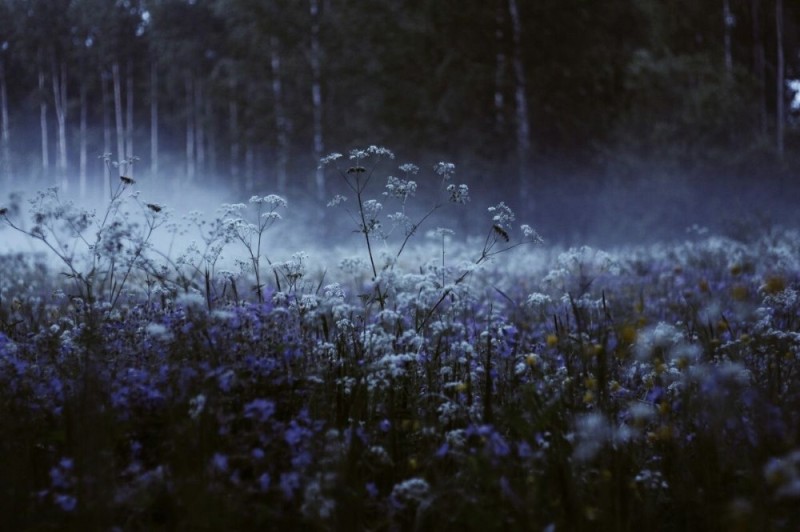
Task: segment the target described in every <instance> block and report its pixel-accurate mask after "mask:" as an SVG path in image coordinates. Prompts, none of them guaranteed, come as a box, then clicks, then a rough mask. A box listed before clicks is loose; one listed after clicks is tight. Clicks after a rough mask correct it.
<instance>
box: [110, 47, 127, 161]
mask: <svg viewBox="0 0 800 532" xmlns="http://www.w3.org/2000/svg"><path fill="white" fill-rule="evenodd" d="M111 77H112V81H113V82H114V118H115V121H116V126H117V161H118V162H119V163H122V161H124V160H125V159H126V155H125V127H124V124H123V121H122V80H120V73H119V62H117V61H114V63H113V64H112V65H111ZM120 171H122V168H120Z"/></svg>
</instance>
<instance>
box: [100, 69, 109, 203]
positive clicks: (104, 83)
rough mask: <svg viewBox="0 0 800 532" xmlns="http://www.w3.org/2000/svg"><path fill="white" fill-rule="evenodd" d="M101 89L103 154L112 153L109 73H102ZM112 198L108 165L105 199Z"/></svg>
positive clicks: (104, 189) (105, 172)
mask: <svg viewBox="0 0 800 532" xmlns="http://www.w3.org/2000/svg"><path fill="white" fill-rule="evenodd" d="M100 88H101V91H102V93H103V95H102V98H103V153H104V154H106V153H107V154H110V153H111V112H110V111H109V110H108V107H109V105H110V102H109V100H110V99H111V96H110V95H109V91H108V73H107V72H101V73H100ZM110 197H111V172H110V170H109V168H108V165H107V164H104V165H103V198H110Z"/></svg>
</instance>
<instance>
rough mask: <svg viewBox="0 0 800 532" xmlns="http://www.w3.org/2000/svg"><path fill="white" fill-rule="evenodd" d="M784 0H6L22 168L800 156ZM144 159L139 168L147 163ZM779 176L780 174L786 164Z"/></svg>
mask: <svg viewBox="0 0 800 532" xmlns="http://www.w3.org/2000/svg"><path fill="white" fill-rule="evenodd" d="M798 15H800V6H798V4H797V3H796V2H784V0H715V1H711V0H709V1H703V2H697V1H695V0H670V1H669V2H667V1H665V0H609V1H606V2H591V1H588V0H494V1H490V2H486V1H482V0H481V1H478V0H435V1H433V0H371V1H369V2H356V1H352V0H350V1H347V0H302V1H289V0H115V1H112V0H1V1H0V89H2V90H1V92H2V136H1V137H0V140H1V142H2V144H1V145H0V148H1V149H0V182H2V183H3V187H4V188H9V189H12V188H13V187H14V186H15V185H18V184H21V183H26V184H30V183H34V184H37V185H39V186H49V185H52V184H60V185H62V186H63V187H64V188H67V189H70V190H71V191H73V192H75V193H77V194H81V195H86V194H90V195H91V193H92V192H93V191H102V190H107V189H108V186H109V185H108V179H109V172H108V170H106V172H105V175H104V170H103V169H104V165H102V164H100V162H98V160H97V158H98V156H101V155H102V154H105V153H108V154H110V158H111V160H113V161H119V162H122V163H123V170H124V171H126V172H128V173H130V172H133V173H134V174H135V175H136V176H137V177H139V178H142V179H144V180H146V181H147V182H149V183H151V184H158V186H161V185H163V184H169V185H171V186H172V187H178V186H181V185H182V184H186V183H196V184H201V185H202V184H223V185H225V186H226V187H229V188H230V189H231V190H234V191H238V192H241V193H246V192H248V191H250V190H254V189H259V190H270V191H275V192H279V193H285V194H292V193H299V194H305V195H307V196H309V197H317V198H320V199H321V198H325V197H327V196H329V195H330V192H331V191H330V190H329V188H330V184H329V183H326V176H325V175H324V174H323V173H321V171H320V170H318V169H317V162H316V161H317V160H318V159H319V157H321V156H322V155H324V154H325V153H327V152H330V151H344V150H347V149H349V148H351V147H353V146H361V145H368V144H385V145H387V146H390V147H392V148H393V149H394V150H396V151H398V152H399V153H403V154H407V156H408V157H413V158H415V159H416V160H417V161H421V162H427V161H428V160H430V161H431V162H434V161H436V160H439V158H441V157H445V156H446V157H447V158H448V159H452V160H457V161H458V162H459V163H460V167H461V168H462V169H464V173H465V174H466V177H467V178H468V179H472V180H473V181H472V182H473V186H475V187H477V188H478V192H480V191H481V187H484V188H485V189H489V188H490V187H489V184H490V185H491V189H495V188H498V185H500V187H499V188H502V189H503V190H504V191H513V193H517V192H519V193H520V197H522V198H526V197H528V196H529V194H530V191H531V190H533V189H534V188H535V187H537V186H539V185H541V184H542V183H544V182H547V181H552V180H553V179H555V178H557V177H558V178H560V177H563V176H564V175H572V176H575V175H577V176H583V177H579V179H587V176H591V177H592V179H593V180H616V181H615V182H620V181H622V182H624V181H625V180H626V179H632V178H633V177H635V176H641V175H643V174H647V175H660V176H677V175H680V176H683V177H684V178H685V177H687V176H688V177H689V178H699V177H704V178H705V177H708V176H727V177H730V176H747V177H748V178H750V179H778V178H780V176H783V178H784V179H786V177H787V176H789V177H790V176H791V174H792V171H793V170H796V169H797V167H798V158H797V155H796V152H797V149H796V148H797V147H798V144H800V122H798V111H799V110H798V106H797V104H796V101H797V100H796V97H797V92H798V91H797V86H798V82H797V81H796V79H797V78H798V77H800V53H799V52H800V40H799V37H800V36H799V35H798V28H799V25H798ZM130 157H138V161H136V164H135V165H134V166H133V167H126V166H125V165H124V163H125V161H126V160H127V159H128V158H130ZM776 176H778V177H776Z"/></svg>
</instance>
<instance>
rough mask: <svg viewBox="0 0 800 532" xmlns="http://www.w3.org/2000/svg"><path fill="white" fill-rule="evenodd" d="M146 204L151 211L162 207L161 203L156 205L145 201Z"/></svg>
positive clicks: (156, 210) (159, 209) (159, 210)
mask: <svg viewBox="0 0 800 532" xmlns="http://www.w3.org/2000/svg"><path fill="white" fill-rule="evenodd" d="M146 205H147V208H148V209H150V210H151V211H153V212H161V209H162V207H161V205H157V204H155V203H147V204H146Z"/></svg>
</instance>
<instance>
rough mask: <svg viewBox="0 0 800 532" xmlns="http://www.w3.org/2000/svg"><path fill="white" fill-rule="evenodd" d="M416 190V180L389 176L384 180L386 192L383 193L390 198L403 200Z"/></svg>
mask: <svg viewBox="0 0 800 532" xmlns="http://www.w3.org/2000/svg"><path fill="white" fill-rule="evenodd" d="M416 191H417V183H416V181H412V180H410V179H409V180H406V179H400V178H397V177H394V176H389V177H388V178H387V180H386V192H384V193H383V195H384V196H389V197H392V198H397V199H399V200H401V201H403V202H405V201H406V199H407V198H408V197H409V196H413V195H414V193H415V192H416Z"/></svg>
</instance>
